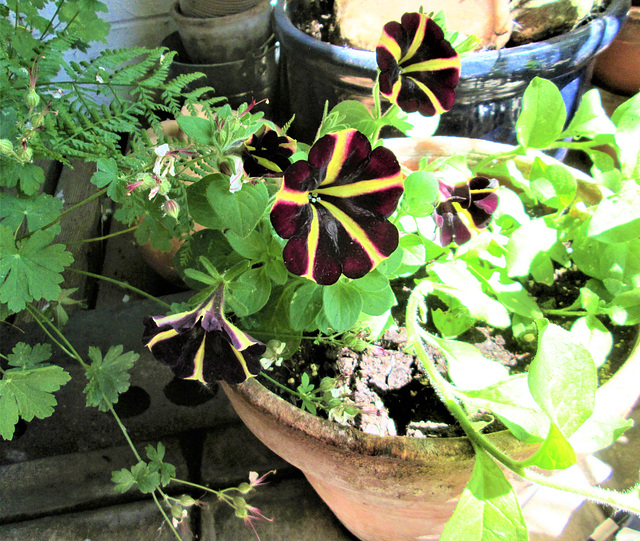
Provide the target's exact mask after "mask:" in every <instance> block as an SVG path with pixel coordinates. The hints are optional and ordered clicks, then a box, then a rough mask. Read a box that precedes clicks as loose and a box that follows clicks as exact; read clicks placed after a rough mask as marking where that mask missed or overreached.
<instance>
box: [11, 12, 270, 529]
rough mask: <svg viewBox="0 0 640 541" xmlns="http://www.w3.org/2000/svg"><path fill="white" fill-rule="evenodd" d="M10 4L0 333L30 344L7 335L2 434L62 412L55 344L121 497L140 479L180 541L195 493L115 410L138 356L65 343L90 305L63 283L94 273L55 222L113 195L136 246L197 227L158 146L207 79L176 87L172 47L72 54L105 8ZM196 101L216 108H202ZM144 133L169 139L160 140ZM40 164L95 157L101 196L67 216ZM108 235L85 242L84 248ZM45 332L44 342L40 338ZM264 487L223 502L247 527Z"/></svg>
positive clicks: (184, 79)
mask: <svg viewBox="0 0 640 541" xmlns="http://www.w3.org/2000/svg"><path fill="white" fill-rule="evenodd" d="M5 4H6V5H5ZM5 4H3V5H2V6H0V14H1V15H2V17H1V18H0V35H1V36H2V39H1V40H0V41H1V44H0V59H1V61H0V64H1V67H0V102H1V103H2V108H1V109H2V112H1V113H0V114H1V115H2V122H1V123H0V167H1V169H2V172H3V174H2V178H1V179H0V186H1V190H0V244H1V246H2V248H1V249H0V269H1V270H0V314H1V316H2V317H1V319H2V321H3V331H4V330H7V329H15V330H18V331H19V332H20V333H22V336H21V338H20V339H18V343H17V344H15V345H14V344H9V343H6V342H4V340H3V343H2V347H1V351H0V436H1V437H2V439H3V440H11V439H12V438H13V437H14V436H15V434H16V425H17V423H18V422H19V421H20V420H22V421H23V422H24V421H31V420H32V419H34V418H39V419H42V418H46V417H49V416H51V415H52V414H53V413H54V407H55V406H56V405H57V400H56V395H55V393H56V391H58V390H59V389H60V388H61V387H62V386H63V385H65V384H66V383H67V382H68V381H69V379H70V375H69V373H68V371H67V370H65V368H64V367H63V366H58V365H56V364H53V363H52V362H51V357H52V348H53V347H58V348H60V349H61V351H63V352H64V353H65V354H66V355H68V356H69V357H70V358H72V359H73V360H74V361H76V362H77V363H78V364H79V365H80V366H82V368H83V369H84V370H83V373H84V375H86V378H87V382H86V387H85V389H84V391H85V394H86V403H87V407H97V408H98V409H99V410H101V411H104V412H109V413H108V415H111V416H112V417H113V418H112V419H111V420H110V419H109V417H107V416H105V422H115V423H117V425H118V426H119V427H120V428H121V430H122V432H123V438H124V439H125V440H126V441H127V442H128V443H129V445H130V446H131V450H132V452H133V453H134V456H135V457H136V458H137V460H136V464H135V465H134V466H133V467H132V468H131V469H130V470H122V471H117V472H114V473H113V481H114V488H115V490H117V491H120V492H123V491H126V490H127V489H129V488H131V487H132V486H134V485H136V486H137V488H138V489H139V490H141V491H142V493H145V494H149V495H153V497H154V498H155V501H156V503H157V504H158V507H159V510H160V511H161V513H162V515H163V516H164V517H165V518H166V519H167V523H168V527H169V528H171V530H172V531H173V533H174V534H175V535H176V537H178V538H179V534H178V532H177V530H176V528H177V527H178V523H180V522H182V521H183V519H184V518H185V516H186V515H185V514H186V513H187V510H188V509H189V508H190V507H191V506H193V505H194V504H195V500H194V499H193V498H191V497H190V496H189V495H188V494H184V495H183V496H175V495H174V496H169V495H168V494H167V493H166V490H165V489H164V487H165V486H166V485H167V484H168V483H169V482H170V481H171V480H172V479H173V478H175V477H176V470H175V467H174V466H172V465H170V464H167V463H166V462H164V446H163V445H162V443H158V444H157V445H156V446H152V445H149V446H148V447H147V448H146V455H145V454H144V453H140V452H139V451H138V449H137V448H136V447H135V446H134V444H133V442H132V441H131V439H130V437H129V435H128V433H127V431H126V428H125V426H124V424H123V423H122V421H121V419H120V417H119V416H118V414H117V413H116V411H115V410H114V408H113V405H114V404H115V403H117V402H118V399H119V395H120V394H121V393H123V392H125V391H127V389H128V388H129V374H128V372H127V371H128V370H129V369H130V368H131V367H132V366H133V364H134V363H135V361H136V360H137V358H138V354H137V353H135V352H133V351H124V349H123V347H122V346H121V345H118V344H117V343H114V344H113V345H112V346H111V347H110V348H108V349H105V350H103V351H101V350H99V349H98V348H95V347H90V348H89V353H88V355H87V356H84V355H80V354H79V353H78V349H77V346H74V344H72V343H71V342H70V341H69V340H68V339H67V338H66V337H65V333H64V323H65V321H66V320H67V319H68V318H67V315H66V311H65V310H67V309H68V307H69V305H72V304H74V303H75V304H78V303H80V302H81V301H82V299H81V298H77V295H78V294H77V292H75V290H74V289H73V288H72V287H71V286H69V285H68V284H69V281H70V277H71V278H72V277H73V276H74V275H75V274H83V275H85V276H86V275H87V274H91V273H89V272H88V271H87V270H86V269H84V268H79V267H81V265H80V264H79V263H78V264H77V265H75V264H74V258H73V255H72V253H71V250H72V246H70V245H67V244H66V243H65V242H63V241H62V240H61V238H62V237H61V234H63V233H65V231H63V230H62V229H63V226H61V223H62V220H63V218H64V217H66V216H67V215H69V214H71V213H74V212H79V211H81V210H82V209H83V208H84V207H85V206H86V205H90V204H91V202H95V200H96V199H97V198H99V197H108V198H110V199H111V200H112V201H115V202H123V203H124V202H127V204H122V205H121V210H120V214H119V215H120V216H122V219H123V220H124V221H127V220H129V219H130V222H129V223H130V224H131V225H132V229H133V228H135V229H137V231H138V238H139V239H140V241H141V243H144V242H146V241H148V240H149V238H150V237H151V239H152V241H153V242H154V243H155V244H156V245H158V244H159V245H161V246H162V245H163V243H167V242H169V239H171V238H172V237H173V236H179V235H181V234H186V232H187V231H189V230H190V228H191V227H193V221H192V220H191V219H190V218H188V217H187V215H186V214H185V213H184V210H182V211H181V210H180V207H179V203H178V201H177V200H176V198H174V192H175V193H176V197H179V193H180V192H179V190H173V188H172V187H171V185H170V183H169V182H168V181H166V178H165V177H166V176H167V175H168V174H169V172H170V171H172V167H171V166H172V163H173V162H172V160H174V159H175V157H174V155H172V154H171V153H170V152H167V151H165V149H166V147H163V146H162V145H163V144H165V143H166V141H167V138H168V136H166V135H164V134H163V133H162V131H163V130H162V121H163V119H164V118H166V116H167V115H172V116H175V115H179V114H180V111H181V108H182V106H183V105H184V104H185V103H187V104H189V105H188V106H189V107H194V104H195V103H198V100H197V98H198V96H200V95H201V92H202V91H196V92H193V93H189V92H186V91H185V90H184V88H185V85H187V84H189V83H191V82H193V81H194V80H195V79H196V78H198V77H199V75H197V74H196V75H182V76H181V77H179V78H177V79H174V80H169V79H168V73H169V67H170V64H171V61H172V57H173V56H174V54H175V53H172V52H168V51H167V50H166V49H163V48H157V49H147V48H142V47H140V48H128V49H118V50H112V49H107V50H104V51H103V52H101V53H99V54H98V55H97V56H96V57H95V58H91V59H88V60H83V61H70V60H68V58H69V56H72V55H73V54H74V53H79V52H86V50H87V48H88V46H89V43H90V42H92V41H95V40H98V41H105V40H106V37H107V33H108V30H109V25H108V24H107V23H106V22H104V21H103V20H102V19H101V18H100V16H99V12H100V11H106V6H105V5H104V4H103V3H102V2H82V1H77V0H62V1H57V2H55V3H52V2H9V3H5ZM204 90H206V89H204ZM200 106H202V107H205V108H208V109H207V110H209V111H211V108H210V102H207V101H206V100H205V101H203V102H201V103H200ZM245 109H246V107H245ZM225 111H226V109H225ZM234 114H237V113H234ZM218 118H220V115H218ZM235 118H236V119H237V117H235ZM259 119H260V117H254V118H253V119H252V115H251V114H250V113H248V112H247V113H246V115H244V118H243V120H242V130H244V131H243V132H242V134H243V137H244V136H245V135H247V136H248V134H250V133H252V130H256V129H258V127H259V126H260V122H259ZM236 124H238V125H240V124H241V123H240V122H239V121H237V122H236ZM247 126H249V127H247ZM147 128H150V129H151V130H152V131H155V132H157V133H159V134H160V137H162V138H163V139H162V140H161V141H160V142H159V143H158V142H155V143H154V142H152V141H151V139H150V137H149V134H148V132H147ZM220 129H221V130H222V126H221V125H220ZM225 133H227V134H228V130H227V131H226V132H225ZM127 143H128V144H129V145H130V147H131V148H132V149H133V151H132V152H130V153H128V154H127V153H125V152H123V150H124V148H125V146H126V144H127ZM231 143H233V141H231ZM158 147H160V148H158ZM212 154H213V151H210V152H209V153H208V154H207V156H204V157H202V159H201V160H200V161H199V162H198V163H199V166H200V167H210V166H208V165H206V164H204V162H205V160H206V159H210V158H211V155H212ZM185 155H188V151H187V152H186V154H185ZM43 160H55V161H59V162H61V163H62V164H65V165H72V164H77V163H78V162H93V163H95V166H96V167H95V169H94V170H95V174H93V176H92V177H91V184H90V186H92V187H93V190H91V189H89V190H87V191H88V196H87V198H86V199H85V200H83V201H81V202H79V203H78V204H76V205H69V208H68V209H64V210H63V202H62V200H61V197H56V196H55V195H53V194H51V193H48V192H47V190H48V189H49V190H50V187H49V186H47V185H46V183H45V173H44V171H43V168H42V164H43ZM210 161H211V160H210ZM231 165H233V163H232V162H231ZM87 183H88V182H87ZM142 185H144V186H145V187H146V188H147V193H146V196H145V197H144V198H138V197H137V194H134V195H129V194H131V193H132V192H133V191H134V190H135V189H136V188H138V189H139V188H140V186H142ZM149 192H152V193H153V196H152V197H151V198H149ZM60 195H62V194H60ZM181 212H182V213H181ZM178 218H181V220H180V222H179V221H178ZM88 230H89V229H88V228H87V231H88ZM130 230H131V229H128V230H125V232H129V231H130ZM66 238H68V237H66ZM101 240H102V239H101V238H93V235H91V238H82V239H79V242H80V243H89V242H96V241H98V242H99V241H101ZM92 276H93V275H92ZM93 277H94V278H97V279H99V278H100V277H97V276H93ZM112 281H113V280H112ZM120 285H121V286H122V287H124V288H125V289H126V288H127V287H129V286H127V284H120ZM81 294H82V293H80V295H81ZM31 331H34V332H31ZM39 331H40V334H42V335H43V336H45V338H46V342H43V343H35V342H36V341H37V339H36V338H34V336H35V337H37V336H40V334H38V332H39ZM4 336H5V334H4V332H3V338H4ZM143 456H144V457H145V458H144V459H143V458H142V457H143ZM175 482H178V483H182V487H183V490H184V491H185V492H187V491H188V490H190V489H189V488H187V485H186V484H185V483H184V481H180V480H176V481H175ZM259 482H261V481H259V479H258V477H257V476H256V477H253V476H252V477H251V479H250V480H249V482H248V483H245V485H244V486H243V487H241V490H240V491H238V490H233V489H232V490H222V491H219V497H220V498H221V499H222V500H223V501H227V502H229V503H230V504H232V505H233V506H234V508H235V509H236V512H237V513H238V516H241V517H243V518H244V519H245V520H247V521H249V522H250V521H251V520H253V519H254V518H255V517H256V514H255V513H256V512H257V510H255V509H254V508H251V507H248V506H246V505H245V504H243V503H242V502H243V501H244V500H243V499H242V494H246V493H247V492H249V491H251V490H253V486H255V484H256V483H259ZM245 503H246V502H245ZM159 517H160V514H159Z"/></svg>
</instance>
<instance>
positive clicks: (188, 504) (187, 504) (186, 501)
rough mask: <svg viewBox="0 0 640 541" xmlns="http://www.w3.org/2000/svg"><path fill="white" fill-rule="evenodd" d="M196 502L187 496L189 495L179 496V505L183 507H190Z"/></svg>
mask: <svg viewBox="0 0 640 541" xmlns="http://www.w3.org/2000/svg"><path fill="white" fill-rule="evenodd" d="M196 502H197V500H194V499H193V498H192V497H191V496H189V494H183V495H182V496H180V505H182V506H184V507H191V506H192V505H194V504H195V503H196Z"/></svg>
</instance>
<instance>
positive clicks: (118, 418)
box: [109, 404, 144, 462]
mask: <svg viewBox="0 0 640 541" xmlns="http://www.w3.org/2000/svg"><path fill="white" fill-rule="evenodd" d="M109 411H110V412H111V415H113V418H114V419H115V420H116V423H118V427H119V428H120V431H121V432H122V434H123V435H124V439H125V440H127V444H128V445H129V447H130V448H131V450H132V451H133V454H134V456H135V457H136V459H137V460H138V462H144V460H142V457H141V456H140V453H138V450H137V449H136V447H135V445H133V441H131V438H130V437H129V432H127V428H126V427H125V426H124V424H123V423H122V421H121V420H120V416H119V415H118V414H117V413H116V410H114V409H113V405H112V404H109Z"/></svg>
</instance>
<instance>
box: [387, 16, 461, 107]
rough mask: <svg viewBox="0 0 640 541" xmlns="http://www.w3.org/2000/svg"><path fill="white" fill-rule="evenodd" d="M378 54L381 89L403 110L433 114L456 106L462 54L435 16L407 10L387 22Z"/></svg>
mask: <svg viewBox="0 0 640 541" xmlns="http://www.w3.org/2000/svg"><path fill="white" fill-rule="evenodd" d="M376 57H377V60H378V68H379V69H380V74H379V76H378V81H379V83H380V92H382V94H383V95H384V96H386V97H387V98H388V99H389V100H390V101H391V102H392V103H396V104H398V106H400V108H401V109H402V110H403V111H405V112H407V113H413V112H415V111H419V112H420V114H421V115H423V116H433V115H439V114H442V113H444V112H445V111H448V110H449V109H451V108H452V107H453V104H454V102H455V99H456V93H455V87H456V85H457V84H458V80H459V79H460V56H459V55H458V53H457V52H456V51H455V49H454V48H453V47H452V46H451V44H450V43H449V42H448V41H447V40H446V39H444V33H443V31H442V29H441V28H440V27H439V26H438V25H437V24H436V23H435V22H434V21H433V19H431V18H429V17H427V16H426V15H424V14H422V13H405V14H404V15H403V16H402V18H401V22H400V23H398V22H397V21H392V22H390V23H387V24H386V25H385V26H384V30H383V32H382V37H381V38H380V42H379V43H378V46H377V47H376Z"/></svg>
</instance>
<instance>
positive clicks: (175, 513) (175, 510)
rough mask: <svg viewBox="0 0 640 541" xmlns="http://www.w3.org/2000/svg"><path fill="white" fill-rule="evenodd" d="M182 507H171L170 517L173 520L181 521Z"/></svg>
mask: <svg viewBox="0 0 640 541" xmlns="http://www.w3.org/2000/svg"><path fill="white" fill-rule="evenodd" d="M182 511H183V510H182V507H181V506H179V505H172V506H171V516H172V517H173V518H175V519H178V520H182Z"/></svg>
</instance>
